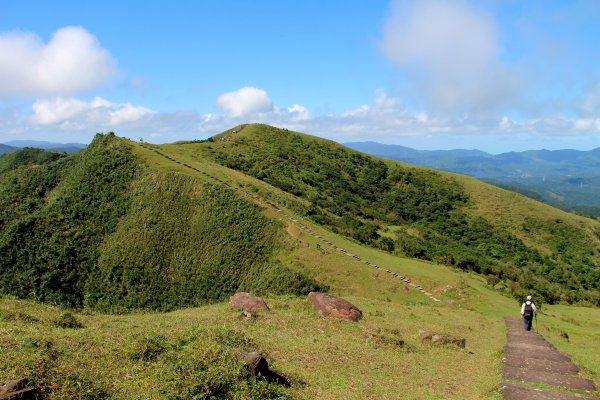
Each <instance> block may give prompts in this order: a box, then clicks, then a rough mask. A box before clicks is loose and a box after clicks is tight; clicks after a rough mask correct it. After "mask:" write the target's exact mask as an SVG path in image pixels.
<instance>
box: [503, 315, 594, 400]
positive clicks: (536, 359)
mask: <svg viewBox="0 0 600 400" xmlns="http://www.w3.org/2000/svg"><path fill="white" fill-rule="evenodd" d="M505 323H506V337H507V344H506V346H505V348H504V387H503V398H504V400H523V399H527V400H600V397H596V396H595V395H594V394H593V393H590V392H594V391H596V385H595V384H594V382H593V381H591V380H589V379H585V378H581V377H579V376H578V373H579V368H578V367H577V366H576V365H575V364H573V362H572V361H571V359H570V358H569V357H568V356H567V355H565V354H563V353H561V352H559V351H558V350H557V349H556V348H555V347H554V346H553V345H552V344H550V343H548V341H546V339H544V337H543V336H542V335H540V334H539V333H536V332H533V331H531V332H527V331H525V330H524V329H523V322H522V321H521V319H519V318H506V319H505ZM528 383H529V384H543V385H549V386H554V387H556V388H557V389H556V390H552V389H542V388H539V387H534V386H528V385H527V384H528ZM560 389H572V390H578V391H581V393H574V392H568V391H561V390H560ZM586 392H587V393H586Z"/></svg>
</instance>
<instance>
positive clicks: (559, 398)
mask: <svg viewBox="0 0 600 400" xmlns="http://www.w3.org/2000/svg"><path fill="white" fill-rule="evenodd" d="M502 393H503V397H504V400H600V398H599V397H595V396H590V395H581V394H577V393H569V392H560V391H557V390H550V389H540V388H533V387H527V386H518V385H512V384H505V385H504V387H503V390H502Z"/></svg>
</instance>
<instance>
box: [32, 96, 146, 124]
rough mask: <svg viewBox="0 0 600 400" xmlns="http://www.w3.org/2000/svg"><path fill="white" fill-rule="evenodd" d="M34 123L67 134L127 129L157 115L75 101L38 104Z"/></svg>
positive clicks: (34, 108) (103, 103) (98, 101)
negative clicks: (90, 130) (73, 131)
mask: <svg viewBox="0 0 600 400" xmlns="http://www.w3.org/2000/svg"><path fill="white" fill-rule="evenodd" d="M32 111H33V115H32V116H31V121H32V122H33V123H34V124H37V125H45V126H59V127H61V128H63V129H66V130H77V129H82V128H83V129H92V130H94V129H95V130H102V129H112V128H117V127H126V126H127V125H128V124H131V123H134V122H137V121H139V120H141V119H143V118H144V117H148V116H151V115H152V114H154V112H153V111H152V110H150V109H148V108H145V107H141V106H134V105H132V104H130V103H113V102H110V101H108V100H106V99H103V98H101V97H96V98H94V99H93V100H91V101H84V100H80V99H75V98H55V99H51V100H37V101H35V102H34V103H33V106H32Z"/></svg>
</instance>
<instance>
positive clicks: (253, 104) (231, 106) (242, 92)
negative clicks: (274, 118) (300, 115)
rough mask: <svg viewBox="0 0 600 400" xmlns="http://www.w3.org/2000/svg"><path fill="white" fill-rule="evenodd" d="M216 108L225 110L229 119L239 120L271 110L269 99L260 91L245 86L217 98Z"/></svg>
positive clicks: (265, 93) (271, 105)
mask: <svg viewBox="0 0 600 400" xmlns="http://www.w3.org/2000/svg"><path fill="white" fill-rule="evenodd" d="M216 105H217V108H219V109H221V110H225V111H226V112H227V114H228V116H229V117H232V118H240V117H245V116H248V115H251V114H256V113H260V112H265V111H269V110H271V109H272V108H273V104H272V103H271V98H270V97H269V95H268V94H267V92H265V91H264V90H262V89H258V88H255V87H251V86H246V87H243V88H241V89H238V90H235V91H233V92H228V93H223V94H222V95H220V96H219V97H218V98H217V103H216Z"/></svg>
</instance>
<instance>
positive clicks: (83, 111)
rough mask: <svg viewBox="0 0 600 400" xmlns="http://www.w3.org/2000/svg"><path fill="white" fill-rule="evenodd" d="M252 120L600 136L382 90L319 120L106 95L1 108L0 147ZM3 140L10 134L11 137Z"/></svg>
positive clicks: (359, 130)
mask: <svg viewBox="0 0 600 400" xmlns="http://www.w3.org/2000/svg"><path fill="white" fill-rule="evenodd" d="M265 95H267V94H266V93H265ZM267 97H268V95H267ZM245 122H261V123H265V124H270V125H275V126H278V127H281V128H288V129H291V130H296V131H300V132H306V133H309V134H314V135H319V136H322V137H326V138H329V139H333V140H337V141H340V142H345V141H355V140H376V141H380V142H384V143H400V142H403V141H405V140H413V141H416V142H415V143H420V141H421V140H427V141H429V143H430V146H431V147H435V142H436V141H445V142H446V143H449V145H452V143H453V139H452V138H461V139H460V140H462V141H463V143H470V142H469V138H472V140H473V142H472V143H473V144H472V146H473V147H476V146H477V145H476V143H478V142H482V141H483V142H485V140H486V139H485V138H486V137H493V136H494V135H495V136H496V137H501V138H502V139H500V140H501V141H502V142H503V143H505V142H506V143H508V142H510V141H511V140H512V138H514V137H517V136H519V135H521V136H523V135H525V136H527V137H531V138H543V140H560V139H561V138H566V137H569V136H571V137H573V136H578V137H580V138H582V139H583V138H588V139H589V138H593V137H595V136H598V133H600V119H599V118H597V117H590V118H574V117H566V116H553V117H545V118H530V119H517V118H514V117H509V116H503V117H498V116H487V115H480V114H476V113H472V114H468V113H462V114H460V115H458V116H443V115H439V114H431V113H426V112H424V111H410V110H407V109H405V108H404V107H403V106H402V102H401V101H400V99H399V98H397V97H393V96H389V95H388V94H387V93H386V92H385V91H383V90H376V91H375V93H374V97H373V101H372V102H371V103H370V104H363V105H361V106H359V107H357V108H355V109H353V110H348V111H345V112H341V113H339V114H327V115H312V114H311V113H310V111H309V110H308V109H307V108H306V107H304V106H302V105H299V104H293V105H291V106H271V107H270V109H268V110H266V111H262V112H258V113H254V114H251V115H250V116H248V117H246V118H241V117H237V116H233V115H229V114H228V115H223V114H216V113H205V114H201V113H197V112H174V113H164V112H155V111H152V110H150V109H148V108H146V107H143V106H140V105H134V104H130V103H118V102H113V101H110V100H107V99H104V98H100V97H96V98H94V99H91V100H89V101H87V100H82V99H77V98H54V99H46V100H38V101H36V102H35V103H34V104H33V106H32V113H31V115H29V116H27V115H23V114H22V113H19V112H18V110H9V109H2V108H0V142H2V141H3V140H10V139H14V138H15V136H21V137H25V136H27V137H31V136H32V135H35V136H36V137H38V138H40V139H45V137H44V135H45V134H47V133H48V132H52V133H53V134H56V135H58V134H64V135H66V136H65V137H70V138H71V139H64V141H72V140H75V141H77V140H79V141H82V140H83V139H81V138H82V137H89V138H91V135H93V134H94V133H95V132H103V131H104V132H106V131H109V130H110V131H115V132H116V133H117V134H120V135H124V136H129V137H131V135H133V136H136V137H137V136H138V135H140V136H142V137H155V138H160V141H163V142H169V141H175V140H181V139H198V138H205V137H208V136H210V135H213V134H215V133H218V132H222V131H224V130H226V129H230V128H231V127H233V126H235V125H237V124H239V123H245ZM1 135H5V136H7V135H8V136H9V137H10V139H7V138H2V136H1ZM74 137H77V139H74ZM410 138H413V139H410ZM457 140H458V139H457ZM463 145H464V144H463ZM467 145H468V146H471V145H470V144H467ZM417 146H418V145H417Z"/></svg>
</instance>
